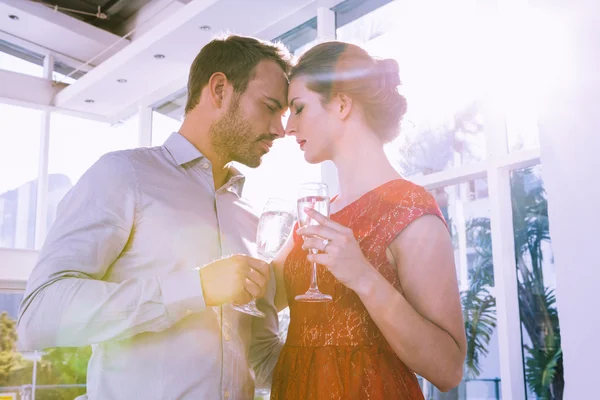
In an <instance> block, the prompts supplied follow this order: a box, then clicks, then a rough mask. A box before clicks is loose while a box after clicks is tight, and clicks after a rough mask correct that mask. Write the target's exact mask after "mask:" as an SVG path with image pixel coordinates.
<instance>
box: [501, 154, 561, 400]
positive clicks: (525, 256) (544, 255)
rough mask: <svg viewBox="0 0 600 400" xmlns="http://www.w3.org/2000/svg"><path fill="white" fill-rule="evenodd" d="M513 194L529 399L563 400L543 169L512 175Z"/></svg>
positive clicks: (518, 171)
mask: <svg viewBox="0 0 600 400" xmlns="http://www.w3.org/2000/svg"><path fill="white" fill-rule="evenodd" d="M511 192H512V209H513V226H514V239H515V251H516V264H517V283H518V293H519V308H520V316H521V334H522V342H523V360H524V370H525V379H526V382H527V392H528V396H527V397H528V398H529V399H562V398H563V388H564V379H563V362H562V350H561V345H560V328H559V321H558V312H557V309H556V297H555V292H554V290H555V289H556V270H555V267H554V259H553V255H552V243H551V238H550V231H549V223H548V200H547V197H546V191H545V190H544V182H543V179H542V168H541V166H539V165H538V166H536V167H533V168H526V169H521V170H517V171H513V172H512V175H511Z"/></svg>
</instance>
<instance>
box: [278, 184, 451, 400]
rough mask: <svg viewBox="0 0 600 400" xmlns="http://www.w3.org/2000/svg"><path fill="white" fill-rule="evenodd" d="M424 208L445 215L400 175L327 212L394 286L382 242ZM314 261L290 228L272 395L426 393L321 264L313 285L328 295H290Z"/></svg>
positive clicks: (314, 397) (304, 284) (303, 285)
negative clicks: (285, 316) (282, 340)
mask: <svg viewBox="0 0 600 400" xmlns="http://www.w3.org/2000/svg"><path fill="white" fill-rule="evenodd" d="M425 214H433V215H436V216H439V217H440V218H442V219H443V217H442V214H441V213H440V210H439V208H438V206H437V204H436V202H435V200H434V199H433V197H432V196H431V195H430V194H429V193H428V192H427V191H426V190H425V189H423V188H421V187H419V186H417V185H414V184H412V183H410V182H408V181H405V180H402V179H398V180H394V181H390V182H387V183H385V184H383V185H382V186H380V187H378V188H376V189H374V190H372V191H370V192H368V193H366V194H365V195H363V196H362V197H361V198H359V199H358V200H356V201H355V202H353V203H351V204H349V205H348V206H346V207H345V208H343V209H341V210H340V211H338V212H337V213H335V214H332V215H331V219H332V220H333V221H336V222H338V223H340V224H342V225H344V226H347V227H350V228H352V230H353V231H354V235H355V237H356V238H357V240H358V243H359V245H360V247H361V249H362V251H363V253H364V254H365V256H366V257H367V259H368V260H369V261H370V263H371V264H372V265H373V267H375V268H376V269H377V270H378V271H379V272H380V273H381V274H382V275H383V276H384V277H385V278H386V279H387V280H388V281H389V282H390V283H391V284H392V285H393V286H394V287H396V288H397V289H399V288H400V282H399V279H398V274H397V270H396V267H395V266H394V265H392V264H390V263H389V262H388V260H387V257H386V248H387V247H388V246H389V244H390V243H391V242H392V241H393V240H394V238H395V237H396V236H397V235H398V234H399V233H400V232H401V231H402V230H403V229H404V228H405V227H406V226H408V224H410V223H411V222H412V221H414V220H416V219H417V218H419V217H421V216H423V215H425ZM294 232H295V229H294ZM311 268H312V267H311V265H310V264H309V263H308V261H307V260H306V252H305V251H303V250H302V238H301V237H298V236H296V235H295V233H294V248H293V249H292V251H291V253H290V254H289V256H288V257H287V259H286V261H285V266H284V279H285V287H286V290H287V297H288V304H289V305H290V325H289V329H288V335H287V341H286V344H285V346H284V348H283V350H282V352H281V355H280V357H279V361H278V363H277V366H276V367H275V371H274V376H273V386H272V389H271V399H272V400H296V399H298V400H309V399H310V400H318V399H332V400H340V399H343V400H348V399H361V400H365V399H381V400H384V399H385V400H390V399H405V400H408V399H410V400H413V399H423V395H422V392H421V389H420V387H419V384H418V381H417V378H416V376H415V374H414V373H413V372H412V371H410V370H409V369H408V368H407V367H406V366H405V365H404V364H403V363H402V361H401V360H400V359H399V358H398V356H397V355H396V353H394V351H393V350H392V348H391V347H390V345H389V344H388V342H387V340H386V339H385V338H384V336H383V334H382V333H381V331H380V330H379V328H378V327H377V325H375V322H373V320H372V319H371V317H370V315H369V313H368V312H367V310H366V308H365V307H364V305H363V303H362V302H361V300H360V298H359V297H358V295H356V293H355V292H353V291H352V290H350V289H348V288H346V287H345V286H344V285H343V284H342V283H340V282H339V281H338V280H336V279H335V278H334V277H333V275H331V273H329V271H327V269H326V268H324V267H322V266H319V267H318V275H317V278H318V285H319V289H320V290H321V292H323V293H327V294H330V295H331V296H333V301H331V302H327V303H302V302H296V301H295V300H294V298H295V296H296V295H298V294H302V293H304V292H305V291H306V289H307V288H308V286H309V283H310V274H311ZM401 317H402V316H401V315H399V316H398V318H401Z"/></svg>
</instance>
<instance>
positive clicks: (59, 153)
mask: <svg viewBox="0 0 600 400" xmlns="http://www.w3.org/2000/svg"><path fill="white" fill-rule="evenodd" d="M135 147H138V118H137V115H134V116H133V117H131V118H130V119H128V120H127V121H125V122H124V123H122V124H116V125H109V124H106V123H102V122H97V121H92V120H87V119H82V118H77V117H72V116H68V115H63V114H58V113H53V114H52V116H51V118H50V150H49V160H48V173H49V176H48V221H47V227H48V228H49V227H50V225H51V224H52V222H54V218H55V217H56V207H57V206H58V203H59V202H60V201H61V200H62V198H63V196H64V195H65V194H66V193H67V192H68V191H69V189H71V187H72V186H73V185H74V184H75V183H76V182H77V181H78V180H79V178H80V177H81V176H82V175H83V173H84V172H85V171H86V170H87V169H88V168H89V167H91V166H92V164H93V163H95V162H96V161H97V160H98V159H99V158H100V157H101V156H102V155H104V154H106V153H108V152H111V151H115V150H122V149H129V148H135Z"/></svg>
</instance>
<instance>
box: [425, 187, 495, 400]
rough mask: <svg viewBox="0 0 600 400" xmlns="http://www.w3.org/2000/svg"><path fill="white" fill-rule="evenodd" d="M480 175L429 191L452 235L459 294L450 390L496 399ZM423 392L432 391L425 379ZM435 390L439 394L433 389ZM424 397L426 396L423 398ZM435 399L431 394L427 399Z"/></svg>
mask: <svg viewBox="0 0 600 400" xmlns="http://www.w3.org/2000/svg"><path fill="white" fill-rule="evenodd" d="M483 187H485V188H487V181H486V179H477V180H473V181H469V182H464V183H461V184H458V185H453V186H447V187H442V188H437V189H432V190H430V192H431V194H432V195H433V196H434V197H435V199H436V201H437V203H438V205H439V207H440V209H441V211H442V214H443V215H444V218H445V219H446V222H447V224H448V227H449V229H450V232H451V234H452V243H453V245H454V257H455V263H456V268H457V276H458V281H459V286H460V292H461V302H462V306H463V317H464V319H465V331H466V333H467V359H466V362H465V373H464V378H463V382H462V383H461V385H460V386H459V387H458V389H455V390H456V391H458V393H460V395H459V397H458V398H461V399H478V400H497V399H500V398H501V396H500V360H499V350H498V336H497V331H496V324H497V322H496V290H495V285H494V270H493V260H492V241H491V229H490V215H489V198H488V196H487V193H486V194H485V195H484V194H483V193H480V195H479V196H478V197H476V196H473V195H472V193H473V189H472V188H483ZM423 389H424V392H425V393H426V394H427V395H430V396H433V395H434V392H437V389H435V388H433V387H432V386H430V385H429V384H428V383H425V384H424V386H423ZM438 394H439V393H438ZM426 398H429V397H426ZM432 398H437V397H432Z"/></svg>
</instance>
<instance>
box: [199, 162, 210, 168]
mask: <svg viewBox="0 0 600 400" xmlns="http://www.w3.org/2000/svg"><path fill="white" fill-rule="evenodd" d="M200 168H202V169H208V168H210V165H208V164H207V163H203V164H200Z"/></svg>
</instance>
